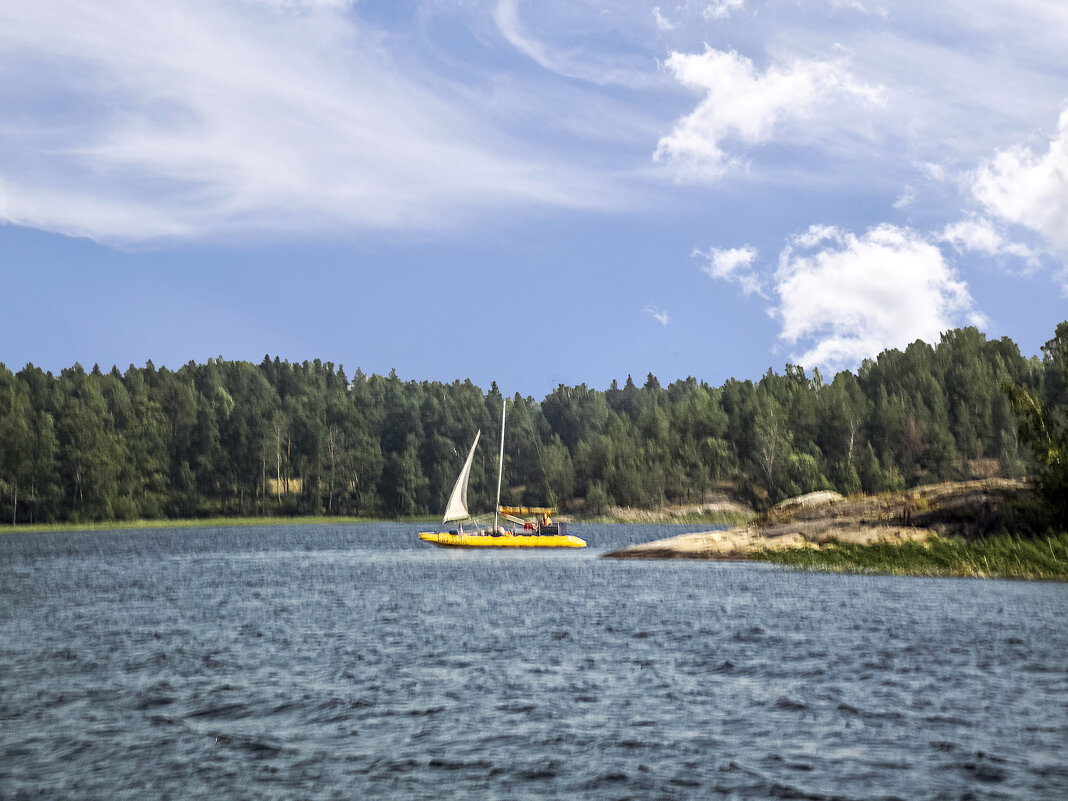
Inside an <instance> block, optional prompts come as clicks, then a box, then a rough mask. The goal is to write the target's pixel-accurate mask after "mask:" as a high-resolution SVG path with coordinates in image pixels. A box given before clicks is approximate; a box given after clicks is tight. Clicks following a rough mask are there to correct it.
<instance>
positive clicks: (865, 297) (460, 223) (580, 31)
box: [0, 0, 1068, 398]
mask: <svg viewBox="0 0 1068 801" xmlns="http://www.w3.org/2000/svg"><path fill="white" fill-rule="evenodd" d="M1066 53H1068V4H1066V3H1064V2H1063V0H1005V1H1004V2H1002V0H984V2H981V3H975V2H974V1H973V0H968V2H965V0H942V1H941V2H938V3H931V2H929V0H920V1H919V2H912V1H911V0H900V1H899V2H893V3H891V2H885V3H879V2H874V0H794V1H793V2H787V1H780V0H703V1H702V2H683V3H672V2H666V1H665V0H661V2H660V4H659V5H657V4H654V3H648V2H631V1H630V0H566V1H564V2H558V1H557V0H539V2H533V1H530V2H527V1H526V0H485V1H482V0H410V1H409V2H405V0H181V1H176V0H100V2H95V3H85V2H81V1H80V0H35V1H34V2H33V3H26V2H24V0H0V362H3V363H4V364H6V365H7V366H8V367H9V368H11V369H14V370H18V369H20V368H21V367H22V366H24V365H25V364H26V363H28V362H31V363H33V364H35V365H37V366H39V367H42V368H43V369H46V370H50V371H52V372H56V373H58V372H59V371H60V370H61V369H63V368H65V367H69V366H71V365H73V364H74V363H75V362H78V363H81V364H82V365H83V366H84V367H86V369H88V368H89V367H90V366H91V365H93V364H99V365H100V366H101V367H102V368H103V369H105V370H107V369H110V367H111V366H112V365H117V366H118V367H119V369H120V370H125V369H126V368H127V367H128V366H129V365H131V364H133V365H135V366H142V365H144V364H145V363H146V362H147V361H149V360H151V361H152V362H153V364H155V365H156V366H157V367H160V366H167V367H170V368H171V369H177V368H178V367H180V366H181V365H183V364H185V363H187V362H189V361H195V362H198V363H203V362H205V361H207V359H209V358H212V357H222V358H225V359H235V360H236V359H239V360H248V361H252V362H256V363H258V362H260V361H261V360H262V359H263V357H264V356H265V355H270V356H271V357H272V358H273V357H275V356H278V357H280V358H282V359H285V360H289V361H295V362H300V361H304V360H312V359H316V358H318V359H322V360H323V361H324V362H325V361H329V362H333V363H334V364H335V365H339V364H340V365H343V366H344V367H345V370H346V372H347V373H348V374H349V375H351V374H352V373H353V372H355V370H356V369H357V368H359V369H362V370H363V371H364V372H365V373H380V374H385V373H388V372H389V371H390V370H396V372H397V375H399V376H400V377H401V378H402V379H405V380H418V381H422V380H438V381H445V382H451V381H454V380H457V379H459V380H463V379H468V378H469V379H471V380H472V381H474V382H475V383H476V384H478V385H479V386H481V387H483V388H488V387H489V386H490V384H491V382H494V381H496V382H497V384H498V385H499V386H500V388H501V389H502V390H503V391H505V392H506V393H507V394H513V393H515V392H518V393H520V394H522V395H524V396H534V397H535V398H541V397H543V396H544V395H546V394H548V393H549V392H551V391H552V390H553V389H554V388H555V387H556V386H557V385H558V384H567V385H576V384H580V383H585V384H587V385H589V386H591V387H593V388H596V389H604V388H607V386H608V385H609V384H610V383H611V381H612V380H618V381H619V382H620V383H622V382H623V381H624V380H625V379H626V377H627V376H628V375H632V376H633V377H634V379H635V381H636V382H638V383H639V384H641V383H643V382H644V380H645V377H646V375H647V374H649V373H652V374H654V375H656V376H657V378H658V379H659V380H660V382H661V384H663V385H667V384H668V383H670V382H672V381H674V380H677V379H681V378H686V377H688V376H694V377H696V378H698V379H699V380H703V381H708V382H709V383H711V384H714V385H719V384H722V383H723V382H724V381H726V380H727V379H729V378H739V379H746V378H752V379H757V378H759V377H760V376H761V375H763V374H764V373H765V372H766V371H767V370H768V368H774V369H775V370H776V371H778V372H781V371H782V369H783V367H784V365H785V364H787V363H791V364H800V365H802V366H804V367H805V368H806V369H808V370H812V369H813V368H818V369H819V370H820V371H821V373H822V374H823V375H824V376H826V377H829V376H831V375H833V374H834V373H835V372H836V371H838V370H842V369H856V368H857V366H858V365H859V364H860V363H861V362H862V361H863V360H864V359H866V358H874V357H876V356H877V355H878V354H879V352H880V351H882V350H884V349H886V348H891V347H896V348H903V347H904V346H906V345H907V344H909V343H910V342H912V341H914V340H916V339H923V340H925V341H928V342H932V343H934V342H937V341H938V338H939V336H940V334H941V332H943V331H946V330H948V329H952V328H957V327H961V326H966V325H974V326H978V327H979V328H980V329H981V330H983V331H984V332H985V333H986V334H987V335H988V336H990V337H993V338H1000V337H1003V336H1008V337H1010V338H1012V339H1013V340H1014V341H1015V342H1016V343H1017V344H1019V346H1020V348H1021V350H1022V352H1023V353H1024V355H1025V356H1031V355H1036V354H1038V353H1039V352H1040V347H1041V345H1042V344H1043V343H1044V342H1045V341H1046V340H1048V339H1051V338H1052V336H1053V332H1054V329H1055V327H1056V325H1057V323H1059V322H1061V321H1062V320H1065V319H1068V58H1066V57H1065V54H1066Z"/></svg>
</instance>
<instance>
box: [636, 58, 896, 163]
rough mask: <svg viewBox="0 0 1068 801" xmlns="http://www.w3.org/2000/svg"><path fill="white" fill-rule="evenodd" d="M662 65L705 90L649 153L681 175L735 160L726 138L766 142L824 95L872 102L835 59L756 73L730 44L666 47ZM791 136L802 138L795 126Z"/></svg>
mask: <svg viewBox="0 0 1068 801" xmlns="http://www.w3.org/2000/svg"><path fill="white" fill-rule="evenodd" d="M664 67H665V68H666V69H667V70H668V71H670V72H671V73H672V74H673V75H674V76H675V78H676V79H677V80H678V81H679V82H680V83H681V84H682V85H683V86H685V87H687V88H689V89H692V90H694V91H696V92H700V93H702V94H703V95H704V97H703V98H702V100H701V102H700V103H698V105H697V108H696V109H694V111H693V112H692V113H691V114H689V115H687V116H685V117H683V118H682V119H681V120H679V121H678V122H677V123H676V124H675V128H674V130H673V131H672V132H671V133H670V134H669V135H668V136H665V137H663V138H661V139H660V142H659V144H658V145H657V149H656V153H655V155H654V158H655V159H656V160H658V161H666V162H670V163H671V164H672V165H674V166H675V167H676V169H677V170H678V172H677V175H678V177H679V178H680V179H683V180H710V179H714V178H718V177H720V176H721V175H723V174H724V173H725V172H727V170H729V169H731V168H732V167H736V166H738V165H739V164H740V159H739V158H738V157H737V156H734V155H731V154H730V153H729V152H728V151H727V143H728V142H730V141H737V142H739V143H741V144H743V145H755V144H761V143H765V142H768V141H770V140H771V139H773V138H774V137H775V135H776V134H777V133H779V130H780V129H781V128H782V127H784V125H785V124H786V123H788V122H794V121H802V120H804V121H810V120H811V119H812V118H813V117H814V115H815V114H816V112H817V110H819V109H821V108H823V109H824V111H825V112H830V110H829V109H827V108H826V105H827V103H828V101H830V100H831V99H838V100H846V101H850V100H859V101H862V102H866V103H873V102H878V101H879V90H878V89H875V88H873V87H870V86H867V85H865V84H863V83H861V82H860V81H858V80H857V79H856V78H854V77H853V76H852V75H851V74H850V73H849V71H848V70H847V69H846V68H845V67H844V65H843V64H841V63H839V62H832V61H805V60H797V61H794V62H793V63H792V64H789V65H786V66H781V65H772V66H769V67H768V68H767V69H766V70H765V71H764V72H763V73H761V72H759V71H758V70H757V68H756V67H755V66H754V64H753V62H752V61H750V60H749V59H748V58H745V57H744V56H740V55H739V54H738V53H735V52H733V51H720V50H714V49H712V48H711V47H706V48H705V51H704V52H703V53H689V54H688V53H678V52H673V53H672V54H671V56H670V57H669V58H668V59H667V61H666V62H664ZM789 135H790V137H791V138H795V139H798V140H800V141H804V140H805V139H806V134H805V133H804V132H803V131H801V130H794V131H791V132H790V134H789Z"/></svg>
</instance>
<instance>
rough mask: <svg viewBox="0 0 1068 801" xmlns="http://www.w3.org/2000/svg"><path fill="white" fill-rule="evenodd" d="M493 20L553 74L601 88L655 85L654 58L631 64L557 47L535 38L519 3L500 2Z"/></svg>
mask: <svg viewBox="0 0 1068 801" xmlns="http://www.w3.org/2000/svg"><path fill="white" fill-rule="evenodd" d="M493 18H494V21H495V22H496V23H497V29H498V30H499V31H500V34H501V35H502V36H503V37H504V39H505V41H507V42H508V43H509V44H510V45H512V47H514V48H515V49H516V50H518V51H519V52H520V53H523V54H524V55H525V56H527V57H528V58H530V59H532V60H533V61H535V62H536V63H537V64H538V65H540V66H541V67H543V68H544V69H546V70H548V71H549V72H553V73H556V74H557V75H563V76H565V77H568V78H577V79H578V80H581V81H588V82H590V83H593V84H598V85H600V86H609V85H618V86H626V87H628V88H631V89H640V88H645V87H648V86H649V85H650V83H651V79H650V74H649V71H648V69H647V66H648V64H649V63H650V61H651V60H650V59H642V60H641V61H638V62H629V61H628V60H627V59H621V58H619V57H618V55H612V56H606V55H604V54H603V53H598V52H595V51H593V50H591V49H589V48H585V47H578V48H575V47H571V48H567V47H555V46H552V45H550V44H548V43H547V42H544V41H541V40H540V39H538V38H537V37H535V36H532V35H531V34H530V33H528V32H527V30H526V28H525V27H524V25H523V22H522V20H520V18H519V0H498V2H497V5H496V6H495V7H494V10H493Z"/></svg>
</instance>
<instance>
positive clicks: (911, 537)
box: [604, 479, 1068, 581]
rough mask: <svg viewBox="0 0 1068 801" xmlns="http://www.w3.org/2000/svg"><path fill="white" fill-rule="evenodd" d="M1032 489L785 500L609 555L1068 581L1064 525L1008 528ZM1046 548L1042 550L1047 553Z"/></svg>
mask: <svg viewBox="0 0 1068 801" xmlns="http://www.w3.org/2000/svg"><path fill="white" fill-rule="evenodd" d="M1029 503H1033V490H1032V489H1031V488H1030V487H1029V486H1028V485H1027V484H1025V483H1024V482H1020V481H1013V480H1009V479H983V480H977V481H962V482H944V483H942V484H933V485H928V486H922V487H916V488H913V489H911V490H905V491H901V492H895V493H882V494H880V495H858V496H853V497H850V498H845V497H843V496H841V495H839V494H838V493H835V492H815V493H809V494H808V495H803V496H800V497H798V498H791V499H788V500H786V501H783V502H782V503H780V504H778V505H777V506H775V507H773V508H772V509H770V510H768V512H766V513H765V514H763V515H761V516H760V517H758V518H757V519H756V520H755V521H754V522H753V523H752V524H750V525H748V526H745V527H737V528H731V529H728V530H726V531H702V532H695V533H692V534H681V535H678V536H675V537H668V538H665V539H660V540H654V541H652V542H646V543H639V544H637V545H630V546H627V547H626V548H620V549H618V550H616V551H610V552H608V553H606V554H604V556H605V557H606V558H613V559H708V560H730V561H737V560H753V561H762V562H772V563H778V564H783V565H787V566H792V567H796V568H798V569H803V570H816V571H832V572H849V573H879V574H890V575H928V576H936V575H937V576H954V577H963V576H969V577H977V578H978V577H996V578H1029V579H1041V580H1059V581H1065V580H1068V533H1066V532H1059V533H1057V532H1049V533H1048V535H1042V536H1036V537H1029V538H1024V537H1020V536H1018V535H1016V534H1013V533H1011V529H1012V528H1013V525H1012V523H1013V521H1014V520H1016V519H1018V518H1016V517H1014V515H1018V514H1019V509H1020V508H1021V507H1025V506H1026V505H1027V504H1029ZM1047 550H1048V553H1047Z"/></svg>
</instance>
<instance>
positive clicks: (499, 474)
mask: <svg viewBox="0 0 1068 801" xmlns="http://www.w3.org/2000/svg"><path fill="white" fill-rule="evenodd" d="M506 408H508V400H507V398H505V397H504V396H503V395H502V396H501V455H500V456H499V457H498V459H497V504H496V505H495V506H494V507H493V533H494V534H496V533H497V513H498V512H499V511H500V509H501V478H503V476H504V410H505V409H506Z"/></svg>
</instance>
